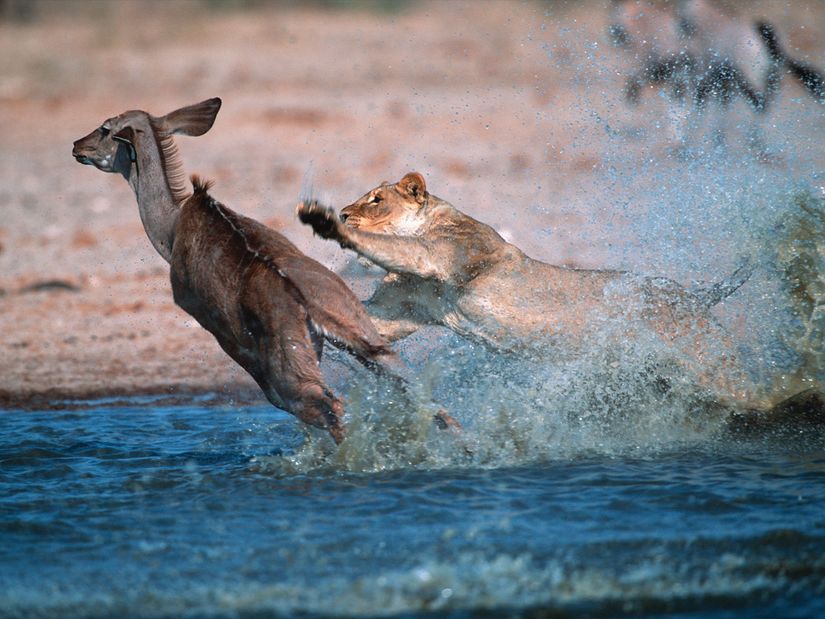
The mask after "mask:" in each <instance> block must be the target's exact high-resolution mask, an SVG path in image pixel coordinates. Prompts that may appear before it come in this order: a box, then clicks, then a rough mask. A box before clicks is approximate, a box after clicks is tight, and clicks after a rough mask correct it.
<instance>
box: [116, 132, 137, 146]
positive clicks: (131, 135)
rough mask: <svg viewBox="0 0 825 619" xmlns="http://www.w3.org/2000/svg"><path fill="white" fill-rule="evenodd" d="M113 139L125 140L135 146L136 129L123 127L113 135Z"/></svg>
mask: <svg viewBox="0 0 825 619" xmlns="http://www.w3.org/2000/svg"><path fill="white" fill-rule="evenodd" d="M112 139H113V140H117V141H118V142H124V143H126V144H128V145H129V146H134V143H135V130H134V129H132V128H131V127H123V129H121V130H120V131H118V132H117V133H115V134H114V135H113V136H112Z"/></svg>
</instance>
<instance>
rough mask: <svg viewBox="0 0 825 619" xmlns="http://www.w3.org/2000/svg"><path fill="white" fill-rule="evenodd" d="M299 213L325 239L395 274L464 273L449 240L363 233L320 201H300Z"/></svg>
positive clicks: (436, 275)
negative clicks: (347, 223) (345, 222)
mask: <svg viewBox="0 0 825 619" xmlns="http://www.w3.org/2000/svg"><path fill="white" fill-rule="evenodd" d="M297 213H298V218H299V219H300V220H301V222H302V223H305V224H307V225H310V226H312V229H313V231H314V232H315V234H317V235H318V236H320V237H321V238H324V239H333V240H336V241H338V243H339V244H340V245H341V247H343V248H344V249H352V250H353V251H355V252H357V253H358V254H359V255H361V256H363V257H364V258H367V259H368V260H370V261H371V262H374V263H375V264H377V265H378V266H380V267H381V268H383V269H386V270H387V271H389V272H391V273H403V274H406V275H415V276H417V277H422V278H425V279H436V280H440V281H449V280H450V279H451V278H454V277H455V275H456V273H457V272H458V271H460V270H461V265H462V261H461V260H460V259H458V257H457V256H456V255H455V254H456V248H455V247H454V245H453V244H452V243H450V242H448V241H439V240H424V239H420V238H417V237H411V236H396V235H391V234H377V233H374V232H363V231H361V230H357V229H355V228H351V227H349V226H347V225H346V224H344V222H342V221H341V220H340V218H339V217H338V215H337V214H336V213H335V211H334V210H333V209H332V208H330V207H327V206H324V205H322V204H320V203H319V202H317V201H316V200H310V201H308V202H299V203H298V208H297Z"/></svg>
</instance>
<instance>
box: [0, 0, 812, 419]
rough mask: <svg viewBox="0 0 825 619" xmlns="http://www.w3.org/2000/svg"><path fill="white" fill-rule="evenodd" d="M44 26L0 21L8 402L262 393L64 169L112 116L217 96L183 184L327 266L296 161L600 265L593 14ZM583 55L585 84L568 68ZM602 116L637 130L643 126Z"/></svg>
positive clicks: (129, 214) (92, 15)
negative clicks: (413, 189) (442, 202)
mask: <svg viewBox="0 0 825 619" xmlns="http://www.w3.org/2000/svg"><path fill="white" fill-rule="evenodd" d="M755 4H756V5H757V7H758V8H759V9H760V10H762V11H763V12H764V13H765V14H768V15H769V16H772V17H773V18H774V19H775V20H776V22H777V23H778V24H779V25H780V26H781V27H782V28H783V30H784V31H785V32H788V33H789V37H790V38H791V40H792V42H793V44H794V46H795V47H796V48H797V49H799V50H802V52H804V53H805V54H806V55H807V57H809V58H811V59H821V58H822V57H823V49H825V38H823V37H821V36H819V34H820V33H822V32H825V9H824V8H823V5H821V4H819V3H816V2H807V3H804V2H800V3H794V5H797V4H798V5H799V6H798V7H797V8H795V9H794V11H793V12H792V13H791V12H790V11H788V10H787V9H785V8H784V7H777V6H774V5H781V4H783V3H773V4H772V3H768V2H761V3H755ZM42 7H44V11H43V14H42V15H41V17H40V18H39V19H37V20H35V21H34V22H32V23H26V24H19V23H13V22H9V21H6V22H0V135H2V136H3V137H2V146H0V212H2V219H0V405H2V406H34V405H36V406H39V405H46V404H48V403H49V402H52V401H53V400H55V399H61V398H78V397H81V398H82V397H92V396H99V395H118V394H131V393H168V394H170V395H174V394H177V395H180V394H187V393H193V392H204V391H209V392H213V391H215V392H219V393H221V394H224V395H228V396H229V397H243V398H246V397H252V398H258V397H260V396H259V395H258V394H257V392H256V390H255V388H254V385H253V383H252V382H251V380H250V379H249V378H248V377H247V376H246V375H245V374H244V373H243V372H242V371H240V370H239V369H238V368H237V367H236V366H235V365H234V363H233V362H232V361H231V360H229V359H228V358H227V357H226V356H225V355H224V354H223V353H222V352H221V351H220V349H219V348H218V346H217V344H216V343H215V342H214V340H213V339H212V337H211V336H210V335H209V334H208V333H206V332H205V331H203V330H202V329H201V328H200V327H199V326H198V325H197V324H195V323H194V321H193V320H192V319H190V318H189V317H188V316H187V315H186V314H185V313H184V312H183V311H181V310H180V309H178V308H176V307H175V306H174V304H173V302H172V299H171V294H170V288H169V283H168V279H167V278H168V276H167V267H166V265H165V263H164V262H163V260H162V259H161V258H160V257H159V256H158V255H157V254H156V253H155V252H154V250H153V249H152V247H151V246H150V244H149V242H148V240H147V238H146V236H145V234H144V232H143V229H142V227H141V223H140V220H139V218H138V213H137V208H136V204H135V200H134V197H133V195H132V193H131V191H130V189H129V188H128V186H127V185H126V183H125V182H124V181H123V179H122V178H120V177H116V176H114V175H107V174H103V173H101V172H99V171H97V170H95V169H93V168H91V167H86V166H80V165H78V164H77V163H76V162H75V161H74V160H73V159H72V157H71V146H72V142H73V140H75V139H77V138H79V137H81V136H83V135H85V134H86V133H88V132H89V131H90V130H92V129H93V128H95V127H96V126H98V125H99V124H100V123H101V122H102V121H103V120H105V119H106V118H107V117H109V116H113V115H115V114H117V113H120V112H122V111H125V110H127V109H134V108H139V109H145V110H147V111H149V112H151V113H155V114H163V113H166V112H168V111H171V110H172V109H174V108H176V107H179V106H182V105H185V104H189V103H194V102H196V101H199V100H202V99H205V98H208V97H212V96H220V97H221V98H222V99H223V101H224V106H223V109H222V110H221V112H220V114H219V116H218V120H217V122H216V124H215V126H214V127H213V129H212V130H211V131H210V132H209V133H208V134H206V135H205V136H203V137H200V138H180V139H179V140H178V142H179V144H180V147H181V151H182V155H183V159H184V162H185V164H186V168H187V170H188V171H189V172H198V173H199V174H202V175H203V176H205V177H207V178H211V179H214V180H215V181H216V185H215V188H214V189H213V192H212V193H213V194H214V195H215V197H216V198H218V199H219V200H221V201H223V202H224V203H226V204H227V205H229V206H230V207H232V208H234V209H236V210H238V211H241V212H243V213H245V214H247V215H250V216H253V217H255V218H258V219H260V220H262V221H264V222H266V223H268V224H269V225H271V226H273V227H275V228H276V229H278V230H281V231H283V232H284V233H285V234H287V235H288V236H289V237H290V238H291V239H292V240H293V241H294V242H296V243H297V244H298V245H299V246H300V247H301V248H302V249H304V250H305V251H307V253H309V254H310V255H312V256H314V257H316V258H318V259H320V260H321V261H322V262H324V263H325V264H327V265H329V266H330V267H332V268H334V269H341V268H343V266H344V265H345V264H346V263H347V261H348V260H349V257H348V256H346V255H345V254H344V253H343V252H341V251H340V250H339V249H338V248H337V247H335V246H333V244H331V243H328V242H324V241H321V240H319V239H314V238H313V237H312V235H311V231H310V230H309V229H308V228H306V227H303V226H301V225H300V224H299V223H298V222H297V221H296V220H295V218H294V215H293V210H294V205H295V202H296V198H297V197H298V195H299V192H300V191H301V184H302V178H303V176H304V173H305V171H306V170H307V169H308V168H309V167H310V165H311V166H312V169H313V170H314V178H315V183H316V186H317V187H319V188H320V189H322V190H324V191H325V192H326V194H325V197H326V198H327V199H328V200H329V201H331V202H332V203H333V204H335V205H336V206H339V207H340V206H343V205H345V204H347V203H348V202H349V201H352V200H353V199H355V198H357V197H358V196H360V195H361V194H362V193H363V192H364V191H366V190H367V189H369V188H371V187H372V186H374V185H375V184H377V183H378V182H379V181H382V180H396V179H397V178H400V177H401V176H402V175H403V174H404V173H405V172H407V171H409V170H418V171H420V172H422V173H424V174H425V176H426V177H427V180H428V183H429V188H430V189H431V190H432V191H433V193H435V194H437V195H439V196H441V197H443V198H445V199H448V200H450V201H452V202H454V203H455V204H456V205H457V206H459V207H460V208H462V209H463V210H465V211H467V212H469V213H471V214H473V215H474V216H476V217H478V218H480V219H483V220H484V221H487V222H489V223H491V224H492V225H494V226H495V227H496V228H498V229H499V230H500V231H502V232H503V233H504V234H505V235H507V236H508V237H509V238H510V239H511V240H513V241H514V242H515V243H517V244H518V245H519V246H521V247H523V248H524V249H525V250H526V251H528V253H530V254H532V255H534V256H536V257H539V258H543V259H546V260H548V261H555V262H563V263H569V264H580V265H585V266H599V265H600V264H601V263H602V258H603V257H602V256H601V255H600V253H599V252H598V251H597V250H594V249H593V248H592V247H591V246H590V245H589V244H588V243H589V241H588V236H587V234H582V233H581V230H582V229H585V230H590V231H591V233H592V231H593V230H596V231H598V229H599V222H598V221H595V222H594V221H593V218H594V217H595V216H596V214H597V213H598V209H597V207H596V206H594V205H597V204H598V202H599V197H600V195H601V193H600V192H602V191H609V190H600V189H599V186H600V185H599V179H600V174H602V173H603V172H601V171H600V170H599V164H600V163H601V156H600V153H601V142H600V140H602V139H603V137H602V136H603V133H604V131H603V130H602V129H601V128H599V127H596V128H595V129H593V125H594V122H593V118H594V115H593V114H594V112H595V113H597V114H602V115H604V114H606V113H607V112H608V110H609V109H612V107H611V106H613V107H615V105H616V101H618V99H617V97H616V94H615V93H617V92H619V91H620V89H621V86H622V84H623V78H622V76H621V66H622V65H621V62H623V59H622V58H621V55H620V54H618V53H617V52H616V51H615V50H613V49H612V48H610V47H609V46H608V45H607V41H606V37H605V36H604V32H605V28H606V17H607V12H606V8H605V7H606V3H604V2H570V3H566V4H565V3H562V2H539V1H535V2H446V1H443V2H421V3H417V4H412V5H410V6H408V7H407V8H406V9H404V10H402V11H400V12H389V13H388V12H381V11H359V10H352V9H349V10H339V11H333V10H327V11H322V10H314V9H313V10H310V9H300V10H299V9H290V10H286V9H282V10H276V9H264V8H261V9H255V10H251V9H250V10H244V11H233V10H214V9H213V10H205V9H203V8H202V4H201V3H195V2H180V3H176V4H171V3H170V4H166V3H159V2H152V3H137V2H134V3H132V2H125V1H124V2H108V3H82V2H81V3H79V4H73V3H48V2H46V3H43V5H42ZM147 11H148V14H147ZM96 13H99V14H96ZM594 43H597V45H594ZM591 53H592V54H595V55H596V62H597V63H598V64H599V66H600V67H601V69H600V70H599V72H598V76H597V78H596V79H595V80H591V79H589V77H588V68H587V66H586V65H585V64H583V63H584V62H585V59H586V58H587V57H588V54H591ZM602 54H603V57H601V55H602ZM604 93H608V94H609V96H608V95H605V94H604ZM647 109H650V108H647ZM610 113H611V114H612V115H613V116H614V117H616V116H618V117H619V118H623V119H625V120H628V119H633V118H636V119H637V121H639V122H643V121H644V114H645V109H640V110H639V111H631V110H626V109H623V108H622V106H621V105H619V106H618V108H617V109H612V111H611V112H610ZM634 115H636V116H634ZM639 119H641V120H639ZM583 187H586V188H587V191H586V192H582V188H583ZM582 195H586V199H584V198H582ZM546 229H552V230H553V231H554V232H553V235H552V244H551V243H548V241H547V239H548V236H547V235H542V234H540V233H539V231H541V230H546ZM596 233H597V234H598V232H596ZM49 282H51V284H49ZM44 284H45V285H44Z"/></svg>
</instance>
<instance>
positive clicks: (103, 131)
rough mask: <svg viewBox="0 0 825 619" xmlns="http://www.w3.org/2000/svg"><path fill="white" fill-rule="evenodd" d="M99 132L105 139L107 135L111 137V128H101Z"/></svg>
mask: <svg viewBox="0 0 825 619" xmlns="http://www.w3.org/2000/svg"><path fill="white" fill-rule="evenodd" d="M98 131H100V135H102V136H103V137H104V138H105V137H106V136H107V135H109V127H101V128H100V129H98Z"/></svg>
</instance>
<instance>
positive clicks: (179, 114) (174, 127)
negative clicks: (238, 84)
mask: <svg viewBox="0 0 825 619" xmlns="http://www.w3.org/2000/svg"><path fill="white" fill-rule="evenodd" d="M220 109H221V100H220V99H219V98H218V97H215V98H213V99H207V100H206V101H201V102H200V103H196V104H195V105H188V106H186V107H182V108H180V109H179V110H175V111H174V112H169V113H168V114H167V115H166V116H163V117H161V118H159V119H158V120H159V121H160V126H161V127H163V129H164V130H165V131H166V132H167V133H181V134H183V135H193V136H197V135H203V134H204V133H206V132H207V131H209V130H210V129H211V128H212V124H213V123H214V122H215V116H217V115H218V110H220Z"/></svg>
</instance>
